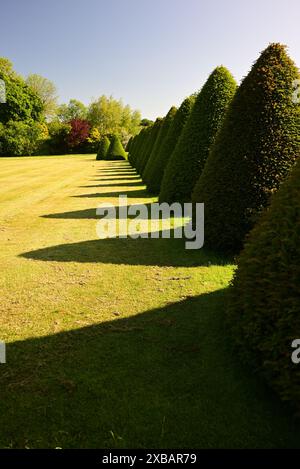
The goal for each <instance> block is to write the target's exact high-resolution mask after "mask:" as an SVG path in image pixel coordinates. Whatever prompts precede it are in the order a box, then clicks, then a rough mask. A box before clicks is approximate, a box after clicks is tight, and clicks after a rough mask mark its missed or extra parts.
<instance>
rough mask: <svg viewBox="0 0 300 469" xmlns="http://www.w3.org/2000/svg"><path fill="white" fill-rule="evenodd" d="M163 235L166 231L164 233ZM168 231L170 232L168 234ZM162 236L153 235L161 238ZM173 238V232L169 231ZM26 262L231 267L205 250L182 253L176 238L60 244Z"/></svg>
mask: <svg viewBox="0 0 300 469" xmlns="http://www.w3.org/2000/svg"><path fill="white" fill-rule="evenodd" d="M165 231H166V230H165ZM170 231H171V230H170ZM161 233H162V232H156V234H157V235H158V236H161ZM171 236H173V231H171ZM20 256H21V257H24V258H26V259H35V260H39V261H45V262H49V261H51V262H52V261H55V262H83V263H95V262H97V263H98V262H100V263H105V264H125V265H155V266H172V267H176V266H178V267H195V266H200V265H202V266H207V267H208V268H209V266H211V265H226V264H232V263H233V261H232V259H229V258H228V259H225V258H224V257H220V256H217V255H216V254H214V253H212V252H210V251H207V250H204V249H199V250H187V249H185V245H184V240H183V239H178V238H170V239H166V238H164V239H163V238H159V239H153V238H149V239H146V238H138V239H132V238H126V239H120V238H108V239H95V240H91V241H82V242H79V243H71V244H59V245H57V246H51V247H48V248H42V249H37V250H35V251H29V252H25V253H23V254H20Z"/></svg>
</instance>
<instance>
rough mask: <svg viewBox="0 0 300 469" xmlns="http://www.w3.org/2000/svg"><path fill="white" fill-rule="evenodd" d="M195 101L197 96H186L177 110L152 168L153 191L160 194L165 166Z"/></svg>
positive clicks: (151, 185)
mask: <svg viewBox="0 0 300 469" xmlns="http://www.w3.org/2000/svg"><path fill="white" fill-rule="evenodd" d="M194 103H195V96H194V95H192V96H190V97H189V98H186V99H185V100H184V101H183V103H182V104H181V106H180V108H179V109H178V111H177V112H176V114H175V116H174V119H173V121H172V123H171V125H170V128H169V131H168V133H167V135H166V138H165V139H164V141H163V143H162V145H161V147H160V149H159V151H158V153H157V157H156V158H155V161H154V162H153V166H152V170H151V184H150V185H149V187H150V189H151V191H152V192H153V193H155V194H158V193H159V191H160V187H161V181H162V179H163V175H164V171H165V168H166V166H167V164H168V161H169V158H170V156H171V154H172V152H173V150H174V148H175V146H176V144H177V142H178V139H179V137H180V135H181V132H182V130H183V128H184V126H185V124H186V122H187V119H188V117H189V115H190V113H191V110H192V108H193V105H194Z"/></svg>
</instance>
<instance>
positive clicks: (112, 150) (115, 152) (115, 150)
mask: <svg viewBox="0 0 300 469" xmlns="http://www.w3.org/2000/svg"><path fill="white" fill-rule="evenodd" d="M126 157H127V154H126V151H125V150H124V148H123V145H122V143H121V142H120V139H119V137H118V136H117V135H113V136H112V138H111V141H110V145H109V148H108V152H107V157H106V159H107V160H123V159H126Z"/></svg>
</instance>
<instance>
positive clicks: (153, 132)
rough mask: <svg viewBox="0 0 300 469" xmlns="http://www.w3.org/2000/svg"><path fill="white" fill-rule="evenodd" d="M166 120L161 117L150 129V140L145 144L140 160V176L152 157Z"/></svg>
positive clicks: (138, 168) (138, 167)
mask: <svg viewBox="0 0 300 469" xmlns="http://www.w3.org/2000/svg"><path fill="white" fill-rule="evenodd" d="M163 121H164V119H162V118H161V117H158V118H157V119H156V121H155V122H154V124H153V126H152V128H151V129H150V132H149V135H148V138H147V140H146V142H145V147H144V148H143V153H142V154H141V157H140V158H139V162H138V166H137V170H138V172H139V173H140V174H143V172H144V169H145V166H146V164H147V161H148V159H149V157H150V155H151V152H152V149H153V147H154V145H155V142H156V140H157V138H158V135H159V131H160V128H161V126H162V124H163Z"/></svg>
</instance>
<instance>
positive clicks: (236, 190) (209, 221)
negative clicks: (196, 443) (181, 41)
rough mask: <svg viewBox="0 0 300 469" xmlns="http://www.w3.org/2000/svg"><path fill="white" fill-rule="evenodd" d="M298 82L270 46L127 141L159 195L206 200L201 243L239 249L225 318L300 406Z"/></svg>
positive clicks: (249, 354)
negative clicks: (297, 349) (296, 347)
mask: <svg viewBox="0 0 300 469" xmlns="http://www.w3.org/2000/svg"><path fill="white" fill-rule="evenodd" d="M299 79H300V76H299V71H298V69H297V67H296V66H295V64H294V63H293V61H292V60H291V59H290V58H289V57H288V55H287V53H286V48H285V47H284V46H282V45H280V44H271V45H270V46H269V47H268V48H267V49H266V50H265V51H264V52H263V53H262V54H261V56H260V57H259V59H258V60H257V62H256V63H255V64H254V65H253V67H252V69H251V71H250V73H249V74H248V75H247V76H246V78H245V79H244V80H243V81H242V83H241V85H240V86H239V87H238V88H237V87H236V84H235V82H234V80H233V78H232V76H231V75H230V73H229V72H228V71H227V70H226V69H225V68H224V67H218V68H217V69H216V70H215V71H214V72H213V73H212V74H211V75H210V77H209V78H208V80H207V82H206V84H205V85H204V87H203V88H202V90H201V91H200V92H199V93H198V94H197V95H194V96H192V97H191V98H187V100H185V101H184V103H183V104H182V106H181V107H180V108H179V110H178V111H176V110H175V109H174V108H172V109H171V110H170V111H169V113H168V114H167V116H166V117H165V118H164V119H160V120H157V121H156V122H155V124H154V125H153V126H152V128H148V129H145V130H144V131H142V132H141V133H140V134H139V135H138V136H137V137H135V138H134V139H133V140H132V141H131V142H130V147H129V161H130V162H131V164H132V165H133V166H135V167H136V168H137V170H138V171H139V172H140V173H141V175H142V177H143V178H144V180H145V181H146V183H147V185H148V188H149V190H150V191H153V192H154V193H157V194H159V200H160V201H166V202H169V203H172V202H188V201H193V202H194V203H196V202H204V204H205V245H206V246H208V247H209V248H211V249H214V250H218V251H221V252H223V253H233V254H238V253H239V252H240V251H241V250H242V249H243V248H244V250H243V251H242V254H241V255H240V257H239V259H238V269H237V271H236V273H235V277H234V280H233V282H232V286H231V288H230V293H229V306H228V315H227V316H228V325H229V326H230V328H231V330H232V332H233V338H234V340H235V342H236V344H237V345H238V348H237V350H238V353H239V354H240V355H241V356H242V357H243V359H244V360H245V359H246V360H247V361H248V362H249V361H250V362H253V364H254V366H255V369H256V370H258V371H261V372H262V373H263V374H264V376H265V377H267V379H268V381H269V383H271V384H272V386H273V387H274V388H275V389H276V391H278V392H279V394H280V395H281V397H282V398H283V399H285V400H289V401H292V402H293V403H295V404H296V405H297V406H298V407H300V365H299V366H298V368H297V367H296V366H295V365H294V364H293V363H292V361H291V353H292V350H291V343H292V342H293V340H294V339H300V160H299V161H298V162H297V158H298V156H299V152H300V104H299V100H298V99H295V83H297V82H296V80H299ZM183 106H185V109H186V113H184V112H183ZM180 113H181V117H179V115H180ZM175 122H176V124H175ZM179 123H180V124H179ZM278 189H279V191H278ZM277 191H278V193H277V194H275V193H276V192H277ZM274 194H275V195H274ZM251 230H252V231H251ZM250 232H251V233H250ZM249 233H250V235H249ZM245 239H246V242H245ZM299 355H300V353H299ZM299 358H300V357H299Z"/></svg>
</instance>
